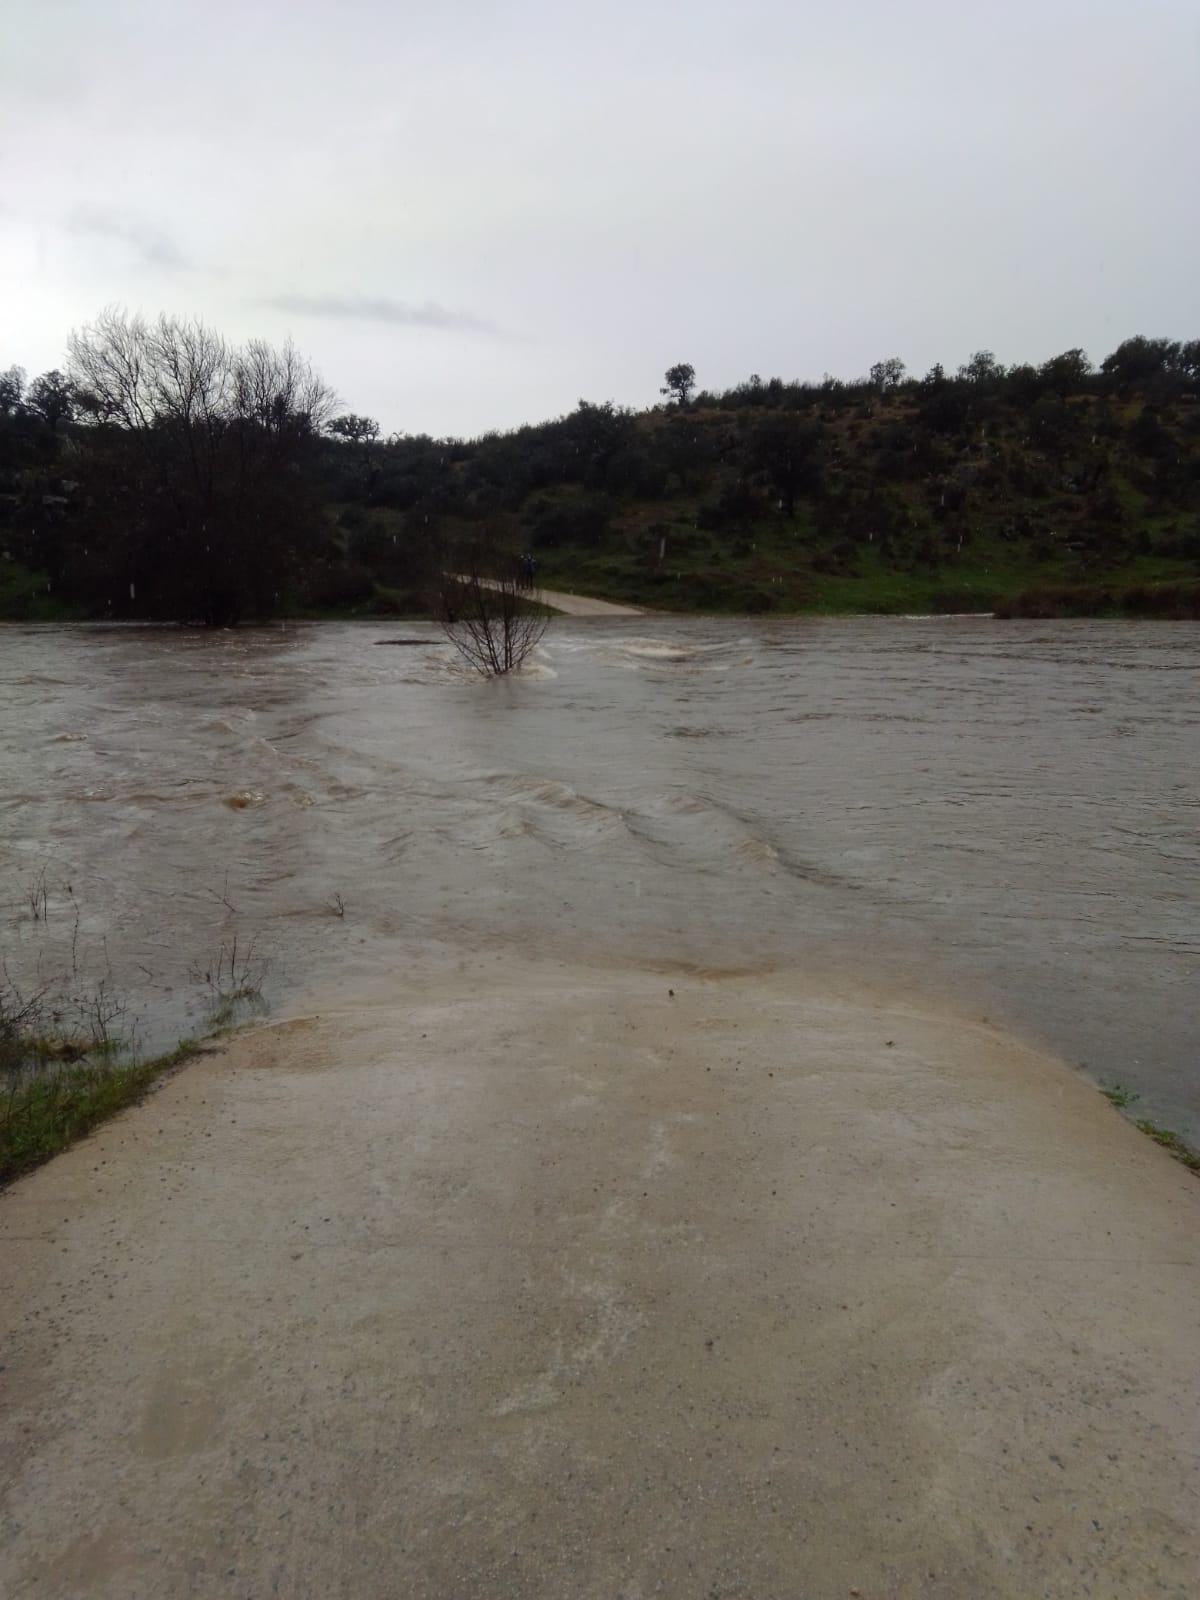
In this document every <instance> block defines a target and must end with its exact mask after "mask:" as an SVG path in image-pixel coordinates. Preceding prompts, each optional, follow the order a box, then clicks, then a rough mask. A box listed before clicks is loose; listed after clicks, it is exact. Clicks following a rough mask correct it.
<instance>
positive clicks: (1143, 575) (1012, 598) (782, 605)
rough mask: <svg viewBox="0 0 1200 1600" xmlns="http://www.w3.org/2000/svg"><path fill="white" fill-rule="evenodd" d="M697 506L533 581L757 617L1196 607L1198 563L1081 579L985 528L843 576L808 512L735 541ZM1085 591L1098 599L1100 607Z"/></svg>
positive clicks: (871, 553)
mask: <svg viewBox="0 0 1200 1600" xmlns="http://www.w3.org/2000/svg"><path fill="white" fill-rule="evenodd" d="M698 503H699V502H698V498H697V497H692V498H689V499H684V498H680V499H677V500H674V501H660V502H655V504H654V506H653V507H652V508H650V509H651V510H652V511H653V518H654V520H653V523H652V524H651V523H650V522H648V521H647V520H646V515H645V514H644V513H645V512H646V508H640V507H629V508H626V509H625V510H624V511H623V512H622V513H621V514H619V515H618V517H617V518H616V519H615V521H614V525H613V527H612V528H611V530H610V531H609V533H608V534H607V535H606V536H605V538H604V540H603V541H602V542H601V543H599V544H597V545H595V546H592V547H589V548H580V547H578V546H574V545H564V546H561V547H559V548H552V549H545V550H539V551H538V561H539V567H538V581H539V583H544V584H545V585H546V587H547V588H560V589H575V590H578V591H579V592H580V593H583V594H594V595H597V596H599V597H601V598H604V599H610V600H619V601H627V602H631V603H633V604H638V605H645V606H650V607H652V608H654V609H657V610H662V611H680V612H694V611H699V612H710V613H732V614H742V613H749V614H752V615H754V614H768V615H769V614H772V613H774V614H778V615H787V614H795V613H810V614H816V615H826V616H855V615H859V616H861V615H875V616H897V615H903V614H906V613H907V614H910V615H911V614H921V615H930V614H934V615H936V614H938V613H945V612H952V611H976V612H986V613H991V612H993V611H994V610H996V609H997V608H1000V607H1003V606H1004V605H1005V603H1006V602H1007V603H1009V604H1012V603H1014V602H1016V601H1017V600H1018V598H1019V597H1022V596H1024V595H1026V594H1037V593H1047V594H1050V593H1054V594H1059V593H1061V594H1069V593H1075V592H1078V594H1079V595H1080V596H1082V599H1081V601H1080V613H1079V614H1095V613H1096V612H1099V613H1100V614H1105V613H1106V612H1107V614H1111V615H1115V616H1140V615H1145V616H1154V615H1163V614H1168V615H1169V614H1171V612H1170V609H1169V608H1168V607H1166V606H1165V604H1164V601H1165V600H1171V601H1172V604H1176V602H1178V604H1177V609H1178V608H1179V607H1182V606H1183V605H1185V604H1194V601H1190V602H1189V601H1188V599H1187V596H1186V595H1183V596H1182V598H1180V596H1179V595H1176V594H1174V593H1173V591H1175V590H1176V589H1178V590H1180V591H1183V590H1186V589H1188V588H1189V587H1194V586H1195V563H1194V562H1189V561H1187V560H1184V559H1180V558H1175V557H1167V556H1162V555H1143V556H1138V557H1136V558H1134V559H1132V560H1130V561H1128V562H1126V563H1124V564H1123V565H1121V566H1120V567H1118V568H1114V569H1112V570H1095V571H1092V570H1086V569H1084V568H1083V567H1081V565H1080V563H1079V560H1078V559H1077V558H1076V557H1075V556H1074V555H1072V554H1071V553H1070V552H1069V551H1068V550H1067V549H1065V548H1064V549H1062V550H1061V551H1056V552H1055V553H1054V554H1053V555H1052V556H1048V557H1045V558H1041V559H1039V558H1036V557H1035V556H1034V555H1033V553H1032V552H1031V551H1030V550H1029V549H1028V547H1027V545H1026V544H1025V543H1023V542H1022V541H1021V540H1016V539H1009V538H1006V537H1004V535H1003V532H1002V529H1001V528H1000V527H999V526H998V525H992V523H987V522H984V523H981V524H980V525H978V526H977V527H975V528H974V529H973V530H972V537H971V538H970V539H969V540H967V542H966V543H964V545H963V547H962V549H961V551H959V552H958V553H957V554H954V555H945V556H944V558H943V559H942V560H940V561H939V562H938V564H937V565H936V566H934V567H928V566H924V565H916V564H911V563H905V562H903V561H900V560H898V559H897V558H896V557H893V558H892V559H889V560H882V559H881V558H880V555H879V548H878V545H876V544H860V545H859V546H858V548H857V551H856V554H855V556H854V560H853V562H852V563H851V564H850V568H849V569H846V567H845V563H844V562H842V561H840V560H839V559H838V558H837V543H838V541H837V540H836V539H834V538H832V537H825V536H822V535H820V534H819V533H818V532H816V531H815V530H814V528H813V527H812V526H811V520H810V514H809V512H808V511H806V510H805V509H804V508H803V507H801V508H800V509H799V511H798V515H797V518H796V520H795V521H794V522H789V521H785V520H783V519H780V518H771V519H768V520H766V521H757V522H754V523H753V524H750V525H746V526H744V527H742V528H741V529H740V530H739V531H738V532H737V533H734V532H732V531H730V530H728V529H725V530H709V529H703V528H698V527H696V526H695V522H696V515H697V509H698ZM993 521H994V519H993ZM660 537H662V538H665V541H666V544H665V553H664V556H663V559H662V561H661V562H660V561H659V560H658V559H657V550H658V541H659V538H660ZM1085 591H1087V593H1086V594H1085ZM1091 591H1103V592H1102V594H1101V599H1103V601H1104V603H1103V604H1098V603H1097V602H1096V601H1095V600H1094V599H1092V598H1091ZM1084 601H1086V602H1087V603H1086V604H1084V603H1083V602H1084Z"/></svg>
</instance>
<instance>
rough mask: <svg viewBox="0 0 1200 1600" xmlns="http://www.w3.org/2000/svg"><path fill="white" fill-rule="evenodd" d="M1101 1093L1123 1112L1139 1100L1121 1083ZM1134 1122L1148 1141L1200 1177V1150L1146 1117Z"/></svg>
mask: <svg viewBox="0 0 1200 1600" xmlns="http://www.w3.org/2000/svg"><path fill="white" fill-rule="evenodd" d="M1100 1093H1101V1094H1102V1095H1103V1096H1104V1098H1105V1099H1106V1100H1107V1101H1108V1102H1109V1103H1110V1104H1111V1105H1114V1106H1117V1107H1118V1108H1119V1109H1120V1110H1122V1111H1125V1110H1127V1109H1128V1108H1129V1107H1130V1106H1131V1105H1133V1104H1134V1102H1135V1101H1136V1100H1137V1099H1138V1098H1139V1097H1138V1095H1137V1094H1135V1093H1134V1091H1133V1090H1132V1089H1126V1088H1125V1087H1124V1085H1123V1084H1119V1083H1111V1084H1109V1085H1108V1086H1107V1087H1105V1088H1101V1090H1100ZM1134 1121H1135V1125H1136V1126H1137V1127H1138V1128H1140V1129H1141V1131H1142V1132H1143V1133H1144V1134H1145V1135H1146V1137H1147V1138H1148V1139H1153V1140H1154V1142H1155V1144H1157V1145H1161V1146H1162V1148H1163V1149H1164V1150H1165V1151H1166V1152H1167V1153H1168V1155H1172V1156H1174V1157H1175V1159H1176V1161H1181V1162H1182V1163H1183V1165H1184V1166H1185V1167H1186V1168H1187V1169H1188V1171H1189V1172H1195V1173H1197V1174H1198V1175H1200V1150H1195V1149H1193V1148H1192V1146H1191V1145H1190V1144H1188V1142H1187V1140H1186V1139H1181V1138H1180V1136H1179V1135H1178V1134H1177V1133H1175V1132H1174V1131H1173V1130H1172V1129H1170V1128H1160V1127H1159V1125H1158V1123H1156V1122H1150V1121H1149V1120H1148V1119H1147V1118H1145V1117H1137V1118H1135V1119H1134Z"/></svg>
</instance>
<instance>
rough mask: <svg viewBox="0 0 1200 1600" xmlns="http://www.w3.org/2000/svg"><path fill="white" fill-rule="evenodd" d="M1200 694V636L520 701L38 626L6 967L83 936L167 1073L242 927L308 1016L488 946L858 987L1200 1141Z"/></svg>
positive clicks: (650, 655) (1083, 634) (975, 637)
mask: <svg viewBox="0 0 1200 1600" xmlns="http://www.w3.org/2000/svg"><path fill="white" fill-rule="evenodd" d="M389 638H403V639H405V640H407V641H415V642H409V643H406V644H404V645H401V646H391V647H385V646H384V645H383V643H382V641H385V640H388V639H389ZM1198 672H1200V628H1197V627H1196V626H1195V625H1191V624H1179V625H1174V624H1152V625H1138V624H1109V623H1092V622H1062V623H996V622H992V621H990V620H984V619H938V620H882V619H881V620H856V621H832V620H831V621H824V620H820V621H818V620H789V621H786V622H772V621H763V622H747V621H744V620H712V619H697V618H689V619H673V618H665V617H658V616H654V617H651V616H645V617H638V618H636V619H632V620H629V621H620V622H617V621H609V620H605V621H587V622H574V621H568V620H562V621H558V622H556V623H555V624H554V625H553V628H552V630H551V632H550V633H549V634H548V635H547V638H546V641H545V644H544V647H543V649H542V651H541V652H540V655H539V658H538V660H537V663H536V665H535V666H534V668H533V670H532V671H530V672H529V673H527V674H524V675H522V676H520V677H518V678H514V679H512V680H509V681H505V682H496V683H488V682H483V681H481V680H478V679H476V678H474V677H472V676H470V675H469V674H467V673H466V672H465V671H464V670H463V669H462V668H461V667H460V666H459V664H458V663H457V662H456V660H455V659H454V658H453V656H452V655H451V653H450V652H449V651H448V649H447V648H446V647H445V645H444V644H442V643H441V641H440V640H439V638H438V636H437V634H436V632H435V631H434V630H433V629H432V628H430V627H428V626H426V625H423V624H411V623H406V624H403V625H401V626H399V627H397V626H391V625H387V624H382V625H380V624H375V625H364V624H346V625H341V624H336V625H334V624H331V625H319V626H305V627H292V626H288V627H286V628H273V629H260V630H246V631H241V632H236V633H198V632H191V631H185V630H174V629H157V630H156V629H140V628H100V627H62V628H57V627H38V628H34V627H30V628H23V627H9V628H6V629H5V630H4V631H3V633H2V634H0V694H2V697H3V704H4V716H3V722H2V724H0V808H2V812H0V814H2V817H3V826H2V829H0V886H2V889H3V893H4V897H5V901H6V906H5V911H6V916H5V935H4V945H5V949H4V955H5V959H6V961H7V963H8V966H9V969H10V971H11V973H12V974H13V976H14V977H17V976H21V975H23V976H24V977H25V978H26V979H28V978H29V976H30V975H31V974H36V973H37V972H39V971H40V972H42V973H43V974H45V973H50V972H52V971H55V970H57V969H58V968H59V967H60V966H61V965H62V964H63V962H65V961H66V960H67V959H69V957H70V954H71V947H72V944H73V945H74V950H75V960H76V961H77V962H82V963H83V964H84V965H86V966H87V967H88V968H89V970H91V971H92V972H95V973H100V972H103V973H106V974H108V975H110V977H111V982H112V984H113V987H114V988H115V989H116V990H119V991H120V992H121V993H122V994H124V995H126V996H127V997H128V999H129V1004H130V1008H131V1014H133V1015H136V1016H137V1017H138V1018H139V1019H140V1027H141V1031H142V1036H143V1038H144V1039H146V1040H147V1041H148V1042H158V1041H160V1040H162V1041H165V1040H166V1039H167V1038H168V1037H169V1036H170V1035H171V1034H172V1033H173V1032H176V1031H179V1030H181V1029H185V1028H190V1027H194V1026H195V1025H196V1022H197V1019H198V1017H201V1016H202V1014H203V1009H204V1005H205V1003H206V1002H205V998H204V994H203V989H204V985H203V981H202V975H203V973H204V972H206V971H211V970H212V968H213V966H214V963H215V962H216V961H218V960H219V959H220V953H221V951H222V949H223V948H224V949H225V950H226V951H228V950H229V949H230V948H231V946H232V941H233V938H234V937H235V935H236V937H237V939H238V941H239V950H240V952H242V954H243V956H244V952H245V950H246V948H247V945H248V944H249V942H250V941H252V940H253V941H255V945H254V958H253V960H254V963H255V965H256V966H257V965H258V964H260V963H261V964H265V965H266V966H267V968H268V970H267V971H266V975H265V978H264V989H265V993H266V996H267V999H268V1001H269V1002H270V1003H271V1004H272V1006H274V1007H277V1008H278V1007H285V1006H288V1005H294V1004H296V1003H298V1002H299V1001H300V999H301V997H302V996H303V995H305V994H306V993H308V992H310V991H316V990H319V991H321V992H328V991H329V989H330V987H331V986H334V987H336V986H338V985H347V984H350V983H353V982H356V981H365V982H374V981H377V980H379V979H386V980H388V981H389V982H391V983H392V985H393V990H394V993H395V994H396V996H397V998H398V999H400V998H402V996H403V991H404V985H405V982H406V980H407V979H409V978H411V979H412V980H413V981H416V979H417V978H418V977H420V976H421V975H422V974H424V973H426V972H427V971H430V970H432V969H433V968H435V967H437V966H439V965H441V966H444V965H445V964H446V963H447V962H454V961H456V960H459V959H461V958H463V957H464V956H467V955H469V956H470V958H471V959H472V960H475V961H477V960H479V959H480V958H484V959H486V957H487V956H488V955H489V953H495V955H496V956H497V958H498V959H499V958H502V957H504V956H511V955H512V954H513V953H518V954H519V955H520V956H521V957H522V958H526V957H528V958H535V959H536V958H540V957H552V958H553V959H555V960H564V961H570V962H572V963H574V964H576V965H577V966H581V967H591V968H595V969H603V968H604V967H605V965H606V964H609V963H616V962H620V963H623V964H627V963H629V962H631V961H632V962H635V963H639V964H642V965H644V966H646V967H647V968H654V967H662V968H664V969H665V968H671V969H676V968H679V967H681V966H682V967H687V966H690V967H693V968H695V969H697V970H700V971H712V970H719V971H731V970H732V971H738V972H747V973H750V972H756V971H763V972H767V971H775V970H797V969H799V970H802V971H803V972H805V973H808V974H812V975H817V974H819V973H821V972H841V973H845V972H847V971H849V972H852V973H853V974H855V975H856V976H857V977H859V978H861V979H863V980H871V979H878V980H879V981H880V982H881V983H886V984H888V985H889V986H892V985H894V984H896V983H900V984H903V985H905V986H906V987H908V988H909V989H911V990H912V991H914V992H920V993H921V994H923V995H926V996H930V997H937V996H939V995H942V996H946V997H948V998H952V999H953V1000H954V1002H955V1004H956V1005H959V1006H963V1005H965V1006H967V1007H968V1008H969V1009H972V1010H976V1009H977V1010H978V1013H979V1014H980V1015H981V1016H983V1015H988V1016H990V1017H991V1018H992V1020H993V1021H996V1022H1000V1023H1003V1024H1004V1025H1005V1026H1006V1027H1007V1028H1009V1029H1011V1030H1012V1031H1014V1032H1016V1033H1017V1034H1018V1035H1020V1036H1022V1037H1024V1038H1025V1039H1027V1040H1029V1041H1030V1042H1033V1043H1042V1044H1047V1045H1049V1046H1050V1047H1052V1048H1053V1049H1054V1050H1056V1051H1058V1052H1059V1053H1061V1054H1062V1055H1063V1056H1065V1058H1066V1059H1067V1060H1069V1061H1070V1062H1072V1063H1073V1064H1075V1065H1076V1066H1078V1065H1080V1064H1082V1063H1086V1064H1087V1069H1088V1070H1089V1072H1090V1073H1091V1074H1092V1075H1093V1076H1095V1077H1096V1078H1097V1079H1099V1080H1101V1081H1119V1082H1121V1083H1122V1084H1124V1085H1127V1086H1128V1087H1130V1088H1132V1089H1134V1090H1136V1091H1137V1092H1138V1093H1139V1095H1140V1097H1141V1098H1140V1101H1139V1103H1138V1110H1139V1113H1140V1114H1144V1115H1147V1116H1152V1117H1154V1118H1155V1119H1156V1120H1160V1121H1163V1122H1166V1123H1168V1124H1170V1125H1172V1126H1174V1127H1177V1128H1179V1129H1180V1130H1187V1131H1189V1132H1190V1133H1191V1134H1192V1136H1193V1137H1195V1136H1196V1135H1198V1134H1200V1088H1198V1083H1197V1061H1196V1051H1195V1031H1196V1015H1195V1000H1196V965H1197V960H1196V958H1197V950H1198V947H1200V873H1198V867H1200V845H1198V841H1197V821H1198V816H1200V813H1198V810H1197V775H1198V773H1200V697H1198V696H1197V687H1198V676H1197V675H1198ZM43 871H44V874H45V876H44V880H43V881H44V882H45V884H46V887H47V902H46V910H47V912H48V916H47V917H46V918H44V919H42V918H39V919H36V920H35V918H34V917H33V915H32V912H31V908H30V892H31V889H32V887H33V885H34V884H35V883H36V882H37V881H38V880H39V879H40V878H41V875H42V874H43ZM68 885H69V886H70V893H68V890H67V886H68ZM76 905H77V906H78V907H79V914H80V921H79V927H78V931H76V928H75V918H74V907H75V906H76ZM339 908H340V909H339Z"/></svg>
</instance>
